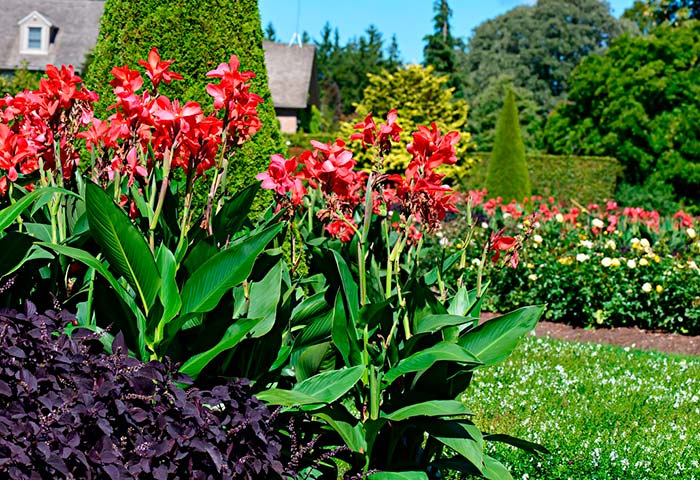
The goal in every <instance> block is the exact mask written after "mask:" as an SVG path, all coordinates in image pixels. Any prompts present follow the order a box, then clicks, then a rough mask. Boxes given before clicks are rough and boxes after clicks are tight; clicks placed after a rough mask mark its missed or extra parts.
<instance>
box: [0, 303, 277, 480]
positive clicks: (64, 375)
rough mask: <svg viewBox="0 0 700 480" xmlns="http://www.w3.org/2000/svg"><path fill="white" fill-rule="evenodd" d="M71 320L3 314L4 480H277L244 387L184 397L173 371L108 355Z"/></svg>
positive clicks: (271, 446)
mask: <svg viewBox="0 0 700 480" xmlns="http://www.w3.org/2000/svg"><path fill="white" fill-rule="evenodd" d="M72 320H73V318H72V317H70V316H69V315H68V314H66V313H63V312H61V313H54V312H52V311H48V312H46V313H45V314H38V313H37V312H36V310H35V308H34V306H33V305H31V304H28V307H27V312H26V314H21V313H18V312H16V311H14V310H7V309H0V477H2V478H12V479H25V478H26V479H29V478H31V479H40V478H63V477H67V478H80V479H90V478H99V479H102V478H114V479H117V478H118V479H122V478H124V479H129V478H149V479H150V478H153V479H168V478H188V479H189V478H194V479H214V478H216V479H219V478H245V479H262V478H276V477H279V476H280V473H281V472H282V465H281V464H280V462H279V458H280V455H281V445H280V442H279V440H278V438H277V437H276V435H275V433H274V431H273V429H272V427H271V426H270V425H269V422H268V420H269V419H270V412H269V410H268V409H267V407H265V406H264V405H263V404H262V403H261V402H259V401H258V400H257V399H255V398H253V397H251V395H250V393H249V389H248V385H247V382H246V381H240V380H239V381H236V382H229V383H228V384H227V385H222V386H217V387H214V388H212V389H211V390H198V389H196V388H190V389H188V390H183V389H182V388H180V387H179V386H177V385H176V383H175V382H178V383H180V384H185V383H188V382H189V379H188V378H187V377H185V376H183V375H180V374H178V373H177V372H176V371H175V370H174V369H173V368H172V366H170V365H165V364H162V363H160V362H150V363H142V362H140V361H138V360H136V359H134V358H131V357H128V356H126V355H125V354H124V353H125V352H126V349H125V346H124V342H123V337H121V335H117V337H116V339H115V341H114V344H113V346H112V349H113V351H115V352H121V353H118V354H115V355H107V354H105V353H104V352H103V347H102V345H101V344H100V343H99V341H98V340H97V337H96V335H95V334H94V333H92V332H90V331H88V330H75V331H74V333H73V336H72V337H69V336H67V335H65V334H60V335H59V334H57V333H55V332H57V331H59V330H61V329H62V327H63V326H64V325H66V324H67V323H69V322H71V321H72Z"/></svg>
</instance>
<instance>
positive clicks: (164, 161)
mask: <svg viewBox="0 0 700 480" xmlns="http://www.w3.org/2000/svg"><path fill="white" fill-rule="evenodd" d="M171 63H172V61H170V60H168V61H162V60H161V59H160V56H159V55H158V51H157V50H156V49H155V48H154V49H153V50H152V51H151V53H150V54H149V58H148V61H142V62H140V65H141V66H142V67H143V68H144V69H145V76H146V77H147V78H148V81H149V85H148V86H147V87H145V85H146V83H145V82H144V78H143V76H142V75H141V73H139V72H138V71H136V70H131V69H129V67H128V66H124V67H120V68H114V69H113V71H112V73H113V76H114V79H113V80H112V82H111V84H112V86H113V88H114V93H115V96H116V103H115V105H114V106H113V108H112V109H113V110H114V113H112V115H111V116H110V117H109V118H108V119H107V120H104V121H103V120H100V119H97V118H94V116H93V111H92V104H93V103H94V102H95V101H96V100H97V98H96V96H95V95H94V94H92V93H91V92H89V91H88V90H87V89H85V88H83V87H82V81H81V79H80V78H79V77H77V76H76V75H74V73H73V71H72V69H71V68H69V67H62V68H61V69H60V70H59V69H56V68H55V67H49V69H48V79H43V80H42V83H41V87H40V90H38V91H36V92H23V93H21V94H18V95H17V96H15V97H6V98H5V99H3V100H2V103H1V104H0V112H2V119H3V122H4V123H0V133H2V135H3V143H2V144H0V152H2V153H1V154H0V155H1V157H2V159H3V163H0V168H3V169H4V172H5V175H3V176H2V179H1V180H0V185H2V187H3V188H2V191H1V192H0V193H2V194H3V195H5V196H6V197H5V198H6V199H8V200H9V202H8V203H9V206H7V208H6V209H5V210H3V211H2V212H0V226H2V229H3V230H4V233H3V236H2V238H0V242H2V244H3V246H5V245H6V246H8V250H9V251H10V252H11V256H10V258H7V257H6V258H5V260H4V261H3V265H2V267H3V270H2V271H0V275H2V276H4V277H5V278H6V279H7V281H6V282H5V284H6V288H7V289H8V290H12V289H14V288H11V287H13V285H12V279H13V278H21V277H23V276H24V275H18V272H20V270H21V271H23V272H27V271H30V270H32V269H33V270H36V271H38V272H40V273H39V274H37V275H38V276H40V277H42V278H43V280H44V281H43V282H41V283H40V285H41V286H40V288H45V289H46V290H48V291H49V292H52V293H54V294H55V295H56V299H57V301H58V303H61V304H63V306H65V307H68V308H75V309H76V310H77V312H78V315H77V321H76V324H77V325H76V326H79V327H86V328H91V329H93V330H98V331H101V332H103V331H104V330H105V329H108V328H109V329H111V330H121V331H122V332H123V333H124V335H125V339H126V343H127V345H128V346H129V348H130V350H131V351H132V353H133V354H134V355H136V356H137V357H140V358H141V359H142V360H151V359H158V360H160V359H162V358H164V357H165V356H166V355H167V356H170V357H171V358H173V359H174V360H178V361H186V360H188V361H187V362H186V363H185V366H184V367H183V368H184V369H185V370H186V371H187V373H189V374H190V375H191V376H194V377H196V376H197V375H198V373H199V371H200V369H201V368H203V367H204V366H205V365H206V364H207V363H209V361H210V360H211V359H213V358H214V357H215V356H216V355H218V354H219V353H221V352H222V351H226V350H229V349H231V348H233V347H234V346H236V344H237V343H238V342H239V341H240V340H241V339H242V338H243V337H244V336H245V335H247V334H252V335H254V336H257V337H262V336H264V335H265V334H266V333H267V332H268V331H270V330H271V327H272V325H271V324H270V322H269V321H268V320H267V319H268V318H269V317H270V316H272V317H274V313H275V310H276V301H277V300H278V299H279V298H280V296H281V292H282V288H283V286H282V277H283V274H284V272H285V268H284V265H283V263H281V262H280V261H279V258H278V257H279V254H275V253H272V254H270V255H266V254H263V252H264V251H265V249H266V248H267V246H268V245H269V244H270V243H271V242H272V240H273V239H274V238H275V237H276V236H277V235H278V233H279V232H280V231H281V230H282V228H283V226H282V225H281V224H279V223H278V222H273V220H274V219H273V218H272V217H271V216H268V217H267V218H263V219H261V220H260V221H259V222H257V223H256V224H253V223H251V222H250V221H249V220H248V218H247V213H248V210H249V209H250V206H251V204H252V202H253V199H254V197H255V194H256V192H257V190H258V187H257V186H251V187H250V188H248V189H246V190H244V191H243V192H240V194H239V195H237V196H236V197H235V198H234V199H231V200H230V201H228V202H226V204H224V202H223V198H222V196H221V193H219V192H222V191H224V190H225V178H226V173H227V166H228V162H229V159H230V158H231V157H232V156H234V155H235V153H236V151H237V150H238V149H239V148H240V146H241V145H243V144H244V143H245V142H246V141H247V140H248V139H249V138H250V137H251V136H252V135H254V134H255V132H256V131H257V130H258V129H259V128H260V126H261V124H260V120H259V119H258V117H257V112H256V107H257V105H258V104H259V102H260V101H261V99H260V97H258V96H257V95H255V94H254V93H252V92H250V91H249V85H248V83H247V82H248V80H249V79H250V78H252V76H253V73H252V72H241V71H239V69H238V67H239V64H238V60H237V59H236V57H235V56H234V57H232V58H231V60H230V62H229V63H222V64H221V65H219V66H218V68H217V69H215V70H212V71H211V72H209V74H208V76H209V77H211V78H213V79H215V80H218V82H216V83H212V84H210V85H209V87H208V88H207V91H208V92H209V93H210V94H211V96H212V97H213V99H214V102H213V104H214V105H213V107H214V109H213V112H212V113H211V114H209V115H205V114H204V112H203V110H202V107H201V106H200V105H199V104H197V103H194V102H186V103H184V104H180V103H179V102H178V101H176V100H170V99H169V98H168V97H167V96H165V95H162V94H160V93H159V90H158V88H159V86H160V85H161V84H163V83H170V82H172V81H174V80H177V79H180V78H182V77H181V76H180V75H179V74H177V73H175V72H172V71H171V70H170V65H171ZM47 140H48V144H49V145H53V146H54V148H53V149H47V148H45V144H46V143H47V142H46V141H47ZM82 141H84V142H85V143H84V145H83V144H82V143H80V142H82ZM81 146H82V147H81ZM81 154H82V155H84V156H88V155H89V158H90V162H89V165H87V166H85V165H83V166H82V167H84V168H82V167H79V166H78V165H79V160H80V158H81V157H80V156H81ZM59 157H60V158H61V162H59V161H58V160H56V159H57V158H59ZM176 170H181V171H182V175H181V178H182V180H181V181H178V180H177V179H176V178H179V177H176V176H175V175H174V174H175V172H176ZM206 177H209V179H210V182H211V186H210V187H209V188H208V196H207V199H206V202H204V204H203V205H201V208H200V210H201V211H199V212H194V210H195V204H194V202H193V197H194V191H195V189H194V187H195V182H198V181H202V179H204V178H206ZM32 188H33V189H35V191H34V192H32V193H28V194H26V190H28V189H32ZM179 197H184V198H182V199H181V200H182V201H181V202H179V200H178V199H179ZM180 205H181V206H180ZM197 224H199V225H197ZM193 227H196V228H193ZM10 247H12V248H10ZM258 263H259V264H260V266H259V269H258V273H256V274H253V269H254V266H255V265H256V264H258ZM251 275H252V277H251ZM258 283H262V284H264V285H266V287H268V288H269V290H268V291H267V292H260V288H259V287H258ZM243 284H246V295H243V296H242V297H241V300H240V302H239V301H238V300H237V301H236V303H235V305H234V298H233V296H231V295H230V292H231V291H232V289H233V288H234V287H236V286H239V285H243ZM248 291H251V292H253V293H254V294H255V295H256V296H255V297H254V298H251V296H250V295H249V294H248ZM22 293H24V292H21V293H18V296H19V295H21V294H22ZM263 297H264V298H263ZM271 298H272V299H273V301H270V299H271ZM242 303H245V307H242V306H241V305H240V304H242ZM248 312H250V313H251V314H254V315H255V318H244V317H246V315H247V313H248ZM234 320H240V321H238V322H235V321H234ZM104 342H105V344H106V345H109V344H110V343H111V336H110V335H109V334H107V333H105V336H104Z"/></svg>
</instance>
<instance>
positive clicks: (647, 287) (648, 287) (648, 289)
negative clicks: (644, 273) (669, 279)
mask: <svg viewBox="0 0 700 480" xmlns="http://www.w3.org/2000/svg"><path fill="white" fill-rule="evenodd" d="M642 291H643V292H644V293H649V292H651V283H649V282H647V283H645V284H644V285H642Z"/></svg>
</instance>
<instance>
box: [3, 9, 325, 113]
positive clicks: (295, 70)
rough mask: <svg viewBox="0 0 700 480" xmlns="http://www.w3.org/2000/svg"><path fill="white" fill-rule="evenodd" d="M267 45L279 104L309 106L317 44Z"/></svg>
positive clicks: (267, 60)
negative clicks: (315, 45)
mask: <svg viewBox="0 0 700 480" xmlns="http://www.w3.org/2000/svg"><path fill="white" fill-rule="evenodd" d="M0 1H1V0H0ZM263 48H264V49H265V64H266V65H267V76H268V78H269V79H270V93H271V94H272V102H273V103H274V104H275V108H306V106H307V105H308V102H309V89H310V87H311V78H312V75H313V74H314V59H315V53H316V48H315V47H314V46H313V45H304V46H299V45H287V44H286V43H275V42H267V41H265V42H263Z"/></svg>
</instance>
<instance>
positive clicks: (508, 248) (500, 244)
mask: <svg viewBox="0 0 700 480" xmlns="http://www.w3.org/2000/svg"><path fill="white" fill-rule="evenodd" d="M517 247H518V241H517V240H516V239H515V238H514V237H507V236H505V235H503V229H501V230H499V231H498V232H496V233H491V238H490V239H489V251H491V252H495V253H494V254H493V256H492V257H491V261H492V262H494V263H495V262H497V261H498V260H499V259H500V258H501V252H506V253H507V254H508V255H510V258H509V260H508V264H509V265H510V266H511V267H512V268H516V267H517V266H518V248H517Z"/></svg>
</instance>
